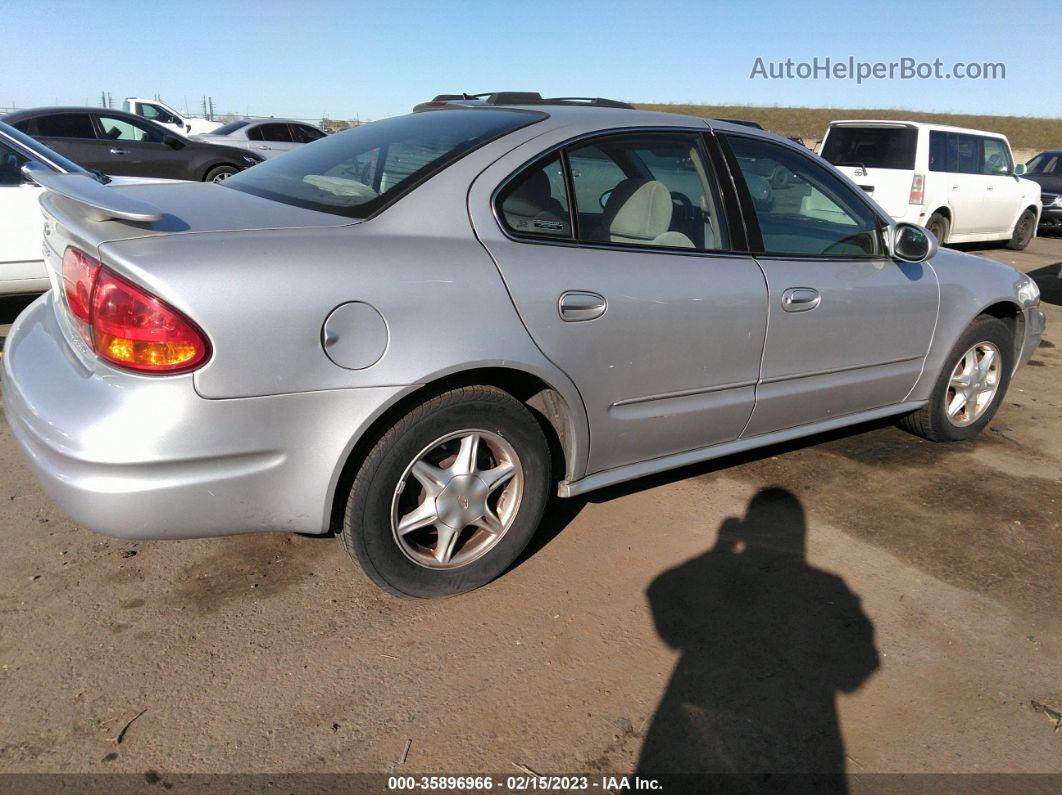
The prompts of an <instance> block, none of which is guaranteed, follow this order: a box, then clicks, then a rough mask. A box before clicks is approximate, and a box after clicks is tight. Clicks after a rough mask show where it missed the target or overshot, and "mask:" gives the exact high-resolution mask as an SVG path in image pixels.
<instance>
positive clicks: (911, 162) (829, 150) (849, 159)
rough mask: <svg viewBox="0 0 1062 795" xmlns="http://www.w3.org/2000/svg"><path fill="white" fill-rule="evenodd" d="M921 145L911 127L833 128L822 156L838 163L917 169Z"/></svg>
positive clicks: (867, 166) (837, 164)
mask: <svg viewBox="0 0 1062 795" xmlns="http://www.w3.org/2000/svg"><path fill="white" fill-rule="evenodd" d="M917 146H918V130H915V129H912V128H910V127H848V126H841V127H831V128H830V134H829V135H828V136H826V143H825V145H824V146H823V148H822V156H823V157H824V158H825V159H826V160H828V161H829V162H831V163H833V165H835V166H862V167H863V168H898V169H913V168H914V167H915V150H916V149H917Z"/></svg>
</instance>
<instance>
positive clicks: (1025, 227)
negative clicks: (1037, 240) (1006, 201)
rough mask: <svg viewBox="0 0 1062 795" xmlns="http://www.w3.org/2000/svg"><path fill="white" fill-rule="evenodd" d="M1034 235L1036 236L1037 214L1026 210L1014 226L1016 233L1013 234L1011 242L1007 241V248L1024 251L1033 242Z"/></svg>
mask: <svg viewBox="0 0 1062 795" xmlns="http://www.w3.org/2000/svg"><path fill="white" fill-rule="evenodd" d="M1034 234H1036V213H1035V212H1033V211H1032V210H1031V209H1029V208H1026V209H1025V212H1023V213H1022V214H1021V215H1020V216H1018V221H1017V223H1015V224H1014V231H1013V232H1011V235H1010V240H1008V241H1007V248H1011V249H1014V250H1015V251H1023V250H1024V249H1025V247H1026V246H1028V245H1029V243H1031V242H1032V239H1033V235H1034Z"/></svg>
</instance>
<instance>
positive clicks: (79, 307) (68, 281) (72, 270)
mask: <svg viewBox="0 0 1062 795" xmlns="http://www.w3.org/2000/svg"><path fill="white" fill-rule="evenodd" d="M100 267H102V266H101V265H100V263H99V262H98V261H96V260H95V259H93V258H92V257H90V256H89V255H88V254H86V253H85V252H83V251H78V250H77V249H76V248H68V249H67V250H66V253H65V254H63V292H64V293H65V294H66V305H67V306H68V307H70V314H71V315H72V316H73V319H74V325H75V326H77V330H78V333H80V334H81V337H82V338H83V339H84V340H85V342H87V343H88V344H89V345H91V344H92V329H91V324H92V288H93V287H95V285H96V276H97V274H98V273H99V271H100Z"/></svg>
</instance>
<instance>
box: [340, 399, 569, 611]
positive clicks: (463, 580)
mask: <svg viewBox="0 0 1062 795" xmlns="http://www.w3.org/2000/svg"><path fill="white" fill-rule="evenodd" d="M465 429H479V430H482V431H487V432H489V433H493V434H497V436H499V437H501V438H502V439H504V440H505V442H507V443H508V444H509V445H511V446H512V448H513V449H514V450H515V452H516V454H517V455H518V457H519V461H520V464H521V468H522V473H523V489H522V497H521V498H520V502H519V504H518V507H517V508H516V509H515V510H516V513H515V515H513V517H512V522H511V524H510V525H509V527H508V529H507V530H506V531H505V532H504V533H503V534H502V535H501V537H500V539H499V540H498V541H497V542H496V544H495V545H494V546H493V547H491V548H490V549H489V550H488V551H486V552H484V553H483V554H482V556H481V557H478V558H476V559H474V560H472V561H470V562H468V563H465V564H464V565H461V566H459V567H456V568H449V569H438V568H428V567H426V566H424V565H421V564H418V563H416V562H414V560H412V559H411V558H410V557H409V556H408V555H407V553H406V552H404V551H403V550H402V548H401V547H400V546H399V542H398V541H397V539H396V536H395V534H394V533H393V531H392V501H393V500H397V499H399V497H396V495H395V490H396V488H397V486H398V484H399V482H400V481H401V480H402V478H403V475H404V473H405V472H406V471H407V468H408V467H409V466H411V465H412V463H413V462H414V461H415V460H417V459H418V457H419V456H420V454H421V453H422V452H423V451H424V450H425V449H426V448H427V447H428V446H430V445H431V444H432V443H433V442H434V441H435V440H438V439H441V438H443V437H445V436H447V435H448V434H451V433H454V432H457V431H461V430H465ZM550 485H551V473H550V452H549V445H548V444H547V442H546V438H545V436H544V435H543V433H542V428H541V427H540V426H539V424H538V422H537V421H536V420H535V418H534V417H533V416H532V415H531V413H530V411H529V410H528V409H527V408H526V407H525V406H524V405H523V404H521V403H520V402H519V401H517V400H515V399H514V398H513V397H511V396H510V395H509V394H507V393H506V392H503V391H502V390H500V389H496V388H494V387H485V386H477V387H463V388H460V389H454V390H451V391H448V392H444V393H442V394H440V395H438V396H436V397H433V398H430V399H428V400H426V401H425V402H423V403H421V404H420V405H418V406H416V407H415V408H413V409H412V410H411V411H409V413H407V414H406V415H405V416H403V417H402V418H401V419H399V420H398V421H397V422H395V423H394V425H392V426H391V428H390V429H388V431H387V432H386V433H385V434H384V435H383V436H382V437H381V438H380V440H379V441H378V442H377V443H376V444H375V445H374V446H373V448H372V450H371V451H370V452H369V454H368V456H366V458H365V461H364V462H363V463H362V465H361V467H360V469H359V471H358V474H357V475H356V477H355V478H354V483H353V485H352V487H351V490H350V495H349V497H348V499H347V509H346V514H345V516H344V521H343V528H342V530H341V532H340V538H341V539H342V541H343V545H344V547H345V548H346V550H347V553H348V554H349V555H350V557H351V558H352V559H353V560H354V562H355V563H357V564H358V566H359V567H360V568H361V569H362V571H363V572H365V574H366V575H367V576H368V577H369V579H371V580H372V581H373V582H374V583H376V584H377V585H378V586H379V587H380V588H382V589H384V590H385V591H387V592H389V593H391V594H394V595H396V596H404V597H414V598H421V599H428V598H438V597H445V596H452V595H454V594H459V593H464V592H466V591H471V590H473V589H474V588H478V587H480V586H481V585H485V584H486V583H488V582H490V581H491V580H493V579H495V578H496V577H498V576H500V575H501V574H502V573H504V572H505V570H506V569H508V568H509V566H510V565H512V563H513V561H515V560H516V558H517V556H519V554H520V553H521V552H522V551H523V550H524V547H526V546H527V543H528V542H529V541H530V540H531V537H532V536H533V535H534V533H535V531H536V530H537V529H538V525H539V522H540V521H541V519H542V513H543V511H544V510H545V508H546V504H547V502H548V501H549V488H550ZM466 507H467V504H466ZM462 532H464V531H462Z"/></svg>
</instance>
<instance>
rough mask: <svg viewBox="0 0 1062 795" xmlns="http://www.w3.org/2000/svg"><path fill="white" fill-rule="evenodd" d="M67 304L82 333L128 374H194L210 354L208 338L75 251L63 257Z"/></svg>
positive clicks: (151, 297)
mask: <svg viewBox="0 0 1062 795" xmlns="http://www.w3.org/2000/svg"><path fill="white" fill-rule="evenodd" d="M63 284H64V292H65V293H66V303H67V306H68V307H69V308H70V314H71V315H72V316H73V319H74V322H75V324H76V325H77V329H78V331H79V332H80V333H81V336H82V337H84V339H85V341H86V342H87V343H88V344H89V345H90V346H92V349H93V350H94V351H95V352H96V353H97V354H98V355H99V356H100V357H102V358H103V359H106V360H107V361H109V362H112V363H113V364H117V365H120V366H122V367H126V368H128V369H130V370H136V371H138V372H146V373H177V372H186V371H188V370H193V369H195V368H196V367H198V366H199V365H201V364H202V363H203V362H204V361H206V359H207V357H208V356H209V355H210V344H209V342H208V341H207V338H206V335H205V334H203V332H202V331H201V330H200V329H199V327H198V326H196V325H195V324H194V323H193V322H192V321H191V320H189V319H188V318H186V317H185V316H184V315H182V314H181V313H180V312H178V311H177V310H176V309H174V308H173V307H172V306H169V305H168V304H167V303H165V302H164V301H162V300H160V299H159V298H156V297H155V296H154V295H152V294H151V293H149V292H147V290H144V289H143V288H142V287H138V286H137V285H135V284H133V283H132V282H130V281H128V280H127V279H124V278H122V277H121V276H119V275H118V274H117V273H115V272H114V271H112V270H110V269H109V268H107V267H106V266H103V265H101V264H100V263H99V262H97V261H96V260H95V259H93V258H92V257H90V256H88V255H87V254H85V253H84V252H82V251H78V250H77V249H75V248H68V249H67V250H66V254H65V255H64V256H63Z"/></svg>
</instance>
